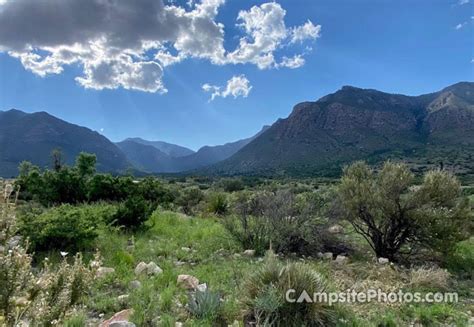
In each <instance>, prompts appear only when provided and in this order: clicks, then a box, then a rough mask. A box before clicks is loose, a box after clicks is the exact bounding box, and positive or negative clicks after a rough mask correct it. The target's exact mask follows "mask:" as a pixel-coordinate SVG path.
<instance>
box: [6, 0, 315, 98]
mask: <svg viewBox="0 0 474 327" xmlns="http://www.w3.org/2000/svg"><path fill="white" fill-rule="evenodd" d="M224 2H225V0H201V1H199V2H198V1H192V0H190V1H188V2H187V5H185V7H181V6H179V5H176V4H174V2H171V3H170V2H168V4H165V3H164V2H163V0H141V1H114V0H111V1H103V0H80V1H78V0H61V1H57V0H41V1H37V0H22V1H7V0H0V51H1V52H7V53H8V54H10V55H11V56H12V57H15V58H18V59H19V60H20V61H21V63H22V65H23V66H24V67H25V68H26V69H28V70H30V71H31V72H33V73H34V74H37V75H39V76H47V75H50V74H61V73H62V72H63V70H64V68H65V66H68V65H72V64H74V65H78V66H79V67H81V68H82V74H81V75H80V76H77V77H76V78H75V80H76V81H77V82H78V83H79V84H80V85H82V86H84V87H86V88H92V89H99V90H100V89H115V88H118V87H123V88H125V89H132V90H139V91H146V92H158V93H166V92H167V90H166V87H165V86H164V83H163V74H164V71H163V70H164V69H165V68H166V67H167V66H169V65H173V64H177V63H179V62H182V61H183V60H185V59H187V58H201V59H205V60H209V61H210V62H211V63H213V64H216V65H225V64H254V65H257V67H259V68H260V69H267V68H279V67H289V68H297V67H301V66H302V65H303V64H304V58H302V56H303V54H304V53H301V54H297V55H295V56H294V57H293V58H287V57H285V56H281V55H279V51H280V50H281V49H282V47H283V46H285V48H286V46H289V45H291V44H294V43H300V42H303V41H306V40H315V39H316V38H318V37H319V34H320V29H321V26H319V25H314V24H313V23H312V22H311V21H307V22H306V23H305V24H303V25H301V26H296V27H287V26H286V25H285V22H284V18H285V15H286V11H285V10H284V9H283V8H282V7H281V6H280V5H279V4H278V3H275V2H270V3H264V4H261V5H260V6H253V7H252V8H250V9H249V10H241V11H240V12H239V14H238V17H237V22H238V24H237V25H238V26H239V27H240V28H241V29H242V32H243V36H242V37H241V38H240V40H239V45H238V46H237V47H236V49H233V50H226V49H225V48H224V25H223V24H222V23H219V22H217V21H216V16H217V14H218V10H219V8H220V7H221V6H222V5H223V4H224ZM71 17H73V18H74V19H71ZM104 17H107V19H104ZM24 22H29V23H28V24H25V23H24Z"/></svg>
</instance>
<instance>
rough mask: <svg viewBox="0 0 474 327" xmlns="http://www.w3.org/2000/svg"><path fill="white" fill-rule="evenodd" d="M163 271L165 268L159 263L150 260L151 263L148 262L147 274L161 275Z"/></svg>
mask: <svg viewBox="0 0 474 327" xmlns="http://www.w3.org/2000/svg"><path fill="white" fill-rule="evenodd" d="M162 272H163V269H161V268H160V267H158V265H157V264H156V263H154V262H153V261H150V263H148V265H147V274H148V275H159V274H161V273H162Z"/></svg>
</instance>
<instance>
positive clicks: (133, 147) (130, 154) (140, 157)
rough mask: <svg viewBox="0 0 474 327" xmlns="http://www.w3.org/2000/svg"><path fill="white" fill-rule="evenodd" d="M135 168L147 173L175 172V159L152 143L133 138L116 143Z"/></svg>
mask: <svg viewBox="0 0 474 327" xmlns="http://www.w3.org/2000/svg"><path fill="white" fill-rule="evenodd" d="M116 145H117V146H118V147H119V148H120V150H122V152H123V153H124V154H125V155H126V157H127V159H128V160H129V161H130V162H131V163H132V164H133V166H134V167H135V168H137V169H138V170H141V171H143V172H146V173H153V172H173V171H175V168H174V164H175V161H174V160H175V159H176V158H173V157H170V156H169V155H168V154H166V153H164V152H162V151H160V150H158V149H157V148H155V147H154V146H152V145H146V144H142V143H138V142H136V141H134V140H133V139H126V140H125V141H122V142H119V143H116Z"/></svg>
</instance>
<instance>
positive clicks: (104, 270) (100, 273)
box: [96, 267, 115, 278]
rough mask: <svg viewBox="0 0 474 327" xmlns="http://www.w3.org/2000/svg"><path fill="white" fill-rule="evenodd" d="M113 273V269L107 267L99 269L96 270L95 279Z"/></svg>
mask: <svg viewBox="0 0 474 327" xmlns="http://www.w3.org/2000/svg"><path fill="white" fill-rule="evenodd" d="M114 272H115V269H114V268H109V267H100V268H99V269H97V273H96V275H97V277H99V278H102V277H105V276H106V275H109V274H113V273H114Z"/></svg>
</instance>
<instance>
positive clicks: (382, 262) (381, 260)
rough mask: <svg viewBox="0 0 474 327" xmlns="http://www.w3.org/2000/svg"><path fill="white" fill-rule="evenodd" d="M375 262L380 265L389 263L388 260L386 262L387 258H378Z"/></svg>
mask: <svg viewBox="0 0 474 327" xmlns="http://www.w3.org/2000/svg"><path fill="white" fill-rule="evenodd" d="M377 261H378V263H380V264H381V265H386V264H388V263H390V260H388V259H387V258H383V257H380V258H378V259H377Z"/></svg>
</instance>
